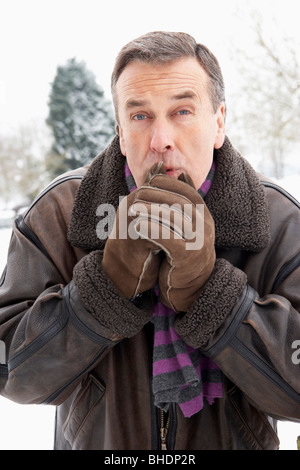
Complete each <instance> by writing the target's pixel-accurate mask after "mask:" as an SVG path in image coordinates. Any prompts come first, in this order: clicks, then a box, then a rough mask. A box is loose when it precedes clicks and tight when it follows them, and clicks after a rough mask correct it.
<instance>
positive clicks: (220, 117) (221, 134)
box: [214, 103, 225, 149]
mask: <svg viewBox="0 0 300 470" xmlns="http://www.w3.org/2000/svg"><path fill="white" fill-rule="evenodd" d="M216 116H217V133H216V137H215V144H214V148H215V149H219V148H221V147H222V145H223V143H224V139H225V103H221V104H220V106H219V109H218V111H217V112H216Z"/></svg>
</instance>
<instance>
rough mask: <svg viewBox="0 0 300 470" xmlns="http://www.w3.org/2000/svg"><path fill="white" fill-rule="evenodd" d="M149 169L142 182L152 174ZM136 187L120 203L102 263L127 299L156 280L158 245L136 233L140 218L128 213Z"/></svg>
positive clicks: (158, 260)
mask: <svg viewBox="0 0 300 470" xmlns="http://www.w3.org/2000/svg"><path fill="white" fill-rule="evenodd" d="M151 175H152V172H151V170H150V171H149V172H148V174H147V176H146V180H145V183H144V184H145V185H147V184H148V180H149V179H150V178H151ZM137 194H138V189H136V190H135V191H133V192H132V193H131V194H129V195H128V196H127V197H125V198H123V199H122V201H121V203H120V204H119V207H118V210H117V214H116V218H115V221H114V226H113V229H112V232H111V234H110V236H109V238H108V239H107V242H106V245H105V248H104V253H103V259H102V267H103V269H104V271H105V272H106V274H107V275H108V277H109V278H110V279H111V281H113V283H114V285H115V286H116V287H117V289H118V290H119V291H120V292H121V293H122V294H123V295H124V296H125V297H127V298H128V299H133V298H135V297H136V296H137V295H138V294H140V293H142V292H145V291H147V290H149V289H151V288H152V287H154V286H155V285H156V284H157V282H158V272H159V266H160V263H161V253H160V251H161V249H160V247H158V246H157V245H156V244H154V243H152V241H151V240H150V239H147V238H146V239H145V238H141V237H139V235H138V229H135V226H136V225H138V223H139V219H138V217H135V216H130V215H128V211H129V209H130V207H131V206H132V204H134V203H135V201H136V197H137Z"/></svg>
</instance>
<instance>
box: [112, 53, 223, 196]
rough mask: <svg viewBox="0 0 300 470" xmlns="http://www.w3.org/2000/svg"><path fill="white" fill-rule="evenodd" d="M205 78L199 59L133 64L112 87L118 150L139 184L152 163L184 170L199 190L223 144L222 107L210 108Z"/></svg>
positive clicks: (172, 173) (176, 171)
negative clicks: (115, 101) (115, 108)
mask: <svg viewBox="0 0 300 470" xmlns="http://www.w3.org/2000/svg"><path fill="white" fill-rule="evenodd" d="M208 83H209V79H208V76H207V74H206V72H205V70H204V69H203V68H202V67H201V65H200V64H199V62H198V61H197V59H194V58H183V59H180V60H178V61H176V62H172V63H170V64H164V65H159V66H154V65H152V64H146V63H143V62H139V61H135V62H131V63H129V64H128V65H127V67H126V68H125V69H124V71H123V72H122V74H121V75H120V77H119V80H118V82H117V86H116V93H117V100H118V116H119V128H120V146H121V151H122V153H123V155H124V156H126V158H127V162H128V165H129V168H130V170H131V172H132V174H133V177H134V179H135V181H136V183H137V185H138V186H139V185H140V184H141V183H143V181H144V179H145V175H146V173H147V171H148V170H149V168H151V166H152V165H153V164H154V163H157V162H160V161H163V162H164V165H165V166H166V168H167V173H168V174H169V175H170V176H171V177H173V178H178V176H179V175H180V174H181V173H182V172H185V173H187V174H189V175H190V176H191V178H192V179H193V182H194V184H195V187H196V188H197V189H198V188H199V187H200V186H201V184H202V183H203V182H204V181H205V179H206V176H207V174H208V172H209V170H210V167H211V164H212V160H213V151H214V148H220V147H222V145H223V142H224V135H225V129H224V105H223V104H220V106H219V108H218V110H217V112H216V113H215V112H214V110H213V106H212V103H211V99H210V96H209V91H208V89H209V86H208Z"/></svg>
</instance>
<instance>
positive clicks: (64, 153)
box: [46, 58, 115, 175]
mask: <svg viewBox="0 0 300 470" xmlns="http://www.w3.org/2000/svg"><path fill="white" fill-rule="evenodd" d="M46 122H47V124H48V125H49V127H50V128H51V130H52V133H53V138H54V142H53V146H52V150H51V156H50V158H49V159H48V162H49V164H48V166H49V168H50V170H51V171H52V174H54V175H55V174H59V173H61V172H62V171H66V170H71V169H74V168H78V167H79V166H82V165H86V164H87V163H89V162H90V161H91V160H92V159H93V158H94V157H95V156H96V155H97V154H98V153H99V152H101V151H102V150H103V149H104V148H105V147H106V146H107V144H108V143H109V142H110V141H111V139H112V136H113V135H114V125H115V122H114V114H113V109H112V105H111V103H110V101H108V100H107V99H106V98H105V97H104V92H103V90H102V88H101V87H100V86H99V85H98V84H97V83H96V80H95V76H94V74H93V73H92V72H91V71H90V70H88V69H87V67H86V64H85V63H84V62H78V61H77V60H76V59H75V58H73V59H70V60H68V61H67V63H66V64H65V65H64V66H58V67H57V71H56V76H55V78H54V81H53V83H52V89H51V92H50V99H49V115H48V118H47V121H46Z"/></svg>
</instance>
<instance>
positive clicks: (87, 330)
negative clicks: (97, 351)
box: [63, 284, 119, 346]
mask: <svg viewBox="0 0 300 470" xmlns="http://www.w3.org/2000/svg"><path fill="white" fill-rule="evenodd" d="M69 296H70V288H69V284H68V285H67V286H66V287H65V288H64V289H63V299H64V302H65V305H66V307H67V309H68V312H69V317H70V321H71V322H72V323H73V325H74V326H75V328H77V330H78V331H80V332H81V333H83V334H84V335H85V336H87V337H88V338H89V339H90V340H92V341H94V342H95V343H97V344H101V345H104V346H110V345H115V344H116V343H118V342H119V341H112V340H110V339H107V338H104V337H103V336H101V335H98V334H97V333H95V332H94V331H92V330H91V329H90V328H89V327H88V326H86V325H85V324H84V323H83V322H82V321H81V320H80V318H79V317H78V316H77V315H76V313H75V312H74V310H73V307H72V305H71V303H70V300H69Z"/></svg>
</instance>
